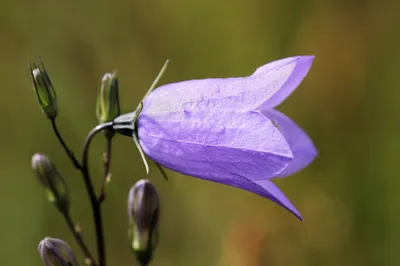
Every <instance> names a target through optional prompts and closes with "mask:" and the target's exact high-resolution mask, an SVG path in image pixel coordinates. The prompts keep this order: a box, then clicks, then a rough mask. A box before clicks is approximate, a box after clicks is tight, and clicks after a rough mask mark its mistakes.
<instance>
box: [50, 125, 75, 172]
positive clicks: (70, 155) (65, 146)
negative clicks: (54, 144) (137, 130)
mask: <svg viewBox="0 0 400 266" xmlns="http://www.w3.org/2000/svg"><path fill="white" fill-rule="evenodd" d="M51 126H52V127H53V130H54V133H55V134H56V136H57V139H58V141H59V142H60V143H61V146H62V147H63V148H64V150H65V152H66V153H67V155H68V157H69V158H70V159H71V161H72V163H73V164H74V166H75V168H76V169H79V170H81V164H80V163H79V161H78V160H77V159H76V157H75V154H74V152H73V151H72V150H71V149H70V148H69V147H68V145H67V143H65V141H64V139H63V137H62V136H61V133H60V131H59V130H58V127H57V124H56V120H55V119H51Z"/></svg>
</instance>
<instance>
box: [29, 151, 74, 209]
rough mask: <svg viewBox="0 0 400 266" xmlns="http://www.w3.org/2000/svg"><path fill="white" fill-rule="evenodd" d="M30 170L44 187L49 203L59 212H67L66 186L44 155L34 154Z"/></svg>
mask: <svg viewBox="0 0 400 266" xmlns="http://www.w3.org/2000/svg"><path fill="white" fill-rule="evenodd" d="M32 169H33V171H34V172H35V174H36V176H37V177H38V179H39V181H40V183H41V184H42V185H43V186H44V187H45V189H46V192H47V197H48V199H49V201H50V202H52V203H54V204H55V205H56V207H57V208H58V209H59V210H60V211H61V212H63V213H66V212H68V210H69V193H68V186H67V184H66V182H65V180H64V178H63V177H62V176H61V175H60V173H59V172H58V171H57V169H56V167H55V166H54V164H53V163H52V162H51V161H50V160H49V159H48V158H47V157H46V156H45V155H43V154H39V153H36V154H35V155H33V156H32Z"/></svg>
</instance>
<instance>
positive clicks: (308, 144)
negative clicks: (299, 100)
mask: <svg viewBox="0 0 400 266" xmlns="http://www.w3.org/2000/svg"><path fill="white" fill-rule="evenodd" d="M261 113H262V114H264V115H265V116H266V117H267V118H268V119H270V120H273V121H274V123H275V124H276V125H277V126H278V128H279V129H280V131H281V132H282V134H283V136H284V137H285V139H286V141H287V142H288V143H289V145H290V148H291V150H292V152H293V161H291V162H290V164H289V165H288V167H286V168H285V169H284V170H283V171H282V172H280V173H279V174H277V176H276V177H286V176H289V175H292V174H294V173H296V172H298V171H300V170H302V169H303V168H305V167H306V166H307V165H309V164H310V163H311V162H312V161H313V160H314V159H315V157H316V156H317V155H318V151H317V149H316V148H315V146H314V144H313V142H312V140H311V139H310V138H309V137H308V135H307V134H306V133H305V132H304V131H303V130H302V129H301V128H300V127H299V126H298V125H296V123H294V122H293V121H292V120H291V119H290V118H289V117H287V116H285V115H284V114H282V113H281V112H278V111H276V110H272V109H264V110H262V111H261Z"/></svg>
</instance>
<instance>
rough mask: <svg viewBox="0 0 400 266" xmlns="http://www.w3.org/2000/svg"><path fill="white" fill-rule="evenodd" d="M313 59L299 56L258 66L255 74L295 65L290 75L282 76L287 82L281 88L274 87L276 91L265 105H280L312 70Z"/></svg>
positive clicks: (312, 57)
mask: <svg viewBox="0 0 400 266" xmlns="http://www.w3.org/2000/svg"><path fill="white" fill-rule="evenodd" d="M313 61H314V56H297V57H290V58H286V59H283V60H278V61H275V62H272V63H270V64H267V65H265V66H263V67H260V68H258V69H257V70H256V72H255V73H254V74H253V75H255V74H261V75H262V73H264V72H266V73H270V72H271V71H273V69H274V68H276V69H277V70H279V69H280V68H282V67H287V66H289V65H290V66H294V68H293V70H292V71H291V73H290V75H288V76H285V75H284V76H283V77H282V79H285V78H286V81H285V83H284V84H283V85H282V86H280V87H279V88H277V87H274V88H275V89H276V91H275V92H274V93H272V96H271V97H270V98H269V99H268V100H267V101H266V102H265V103H264V104H263V107H269V108H273V107H276V106H278V105H280V104H281V103H282V102H283V101H284V100H285V99H286V98H287V97H288V96H289V95H290V94H291V93H292V92H293V91H294V90H295V89H296V88H297V87H298V86H299V85H300V83H301V81H302V80H303V79H304V77H305V76H306V75H307V73H308V71H309V70H310V68H311V65H312V62H313Z"/></svg>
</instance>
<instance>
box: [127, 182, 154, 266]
mask: <svg viewBox="0 0 400 266" xmlns="http://www.w3.org/2000/svg"><path fill="white" fill-rule="evenodd" d="M159 214H160V202H159V198H158V193H157V190H156V188H155V187H154V185H153V184H152V183H151V182H150V180H148V179H142V180H140V181H138V182H137V183H136V184H135V185H133V186H132V188H131V189H130V191H129V196H128V216H129V229H130V237H131V247H132V249H133V252H134V253H135V255H136V258H137V260H138V261H139V262H140V263H142V264H143V265H147V264H148V263H149V262H150V260H151V258H152V255H153V251H154V249H155V248H156V246H157V238H158V219H159Z"/></svg>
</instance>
